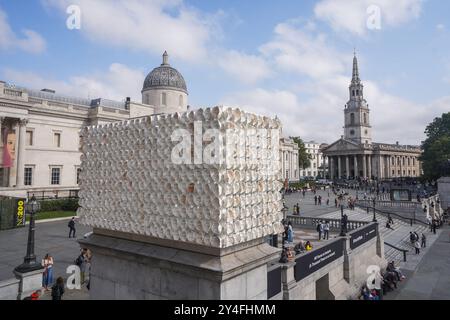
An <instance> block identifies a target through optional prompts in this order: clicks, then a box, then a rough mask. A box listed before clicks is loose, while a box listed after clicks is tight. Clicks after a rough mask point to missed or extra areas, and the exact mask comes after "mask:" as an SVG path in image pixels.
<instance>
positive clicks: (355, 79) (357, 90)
mask: <svg viewBox="0 0 450 320" xmlns="http://www.w3.org/2000/svg"><path fill="white" fill-rule="evenodd" d="M363 90H364V86H363V84H362V83H361V79H360V78H359V69H358V58H356V52H355V53H354V55H353V72H352V82H351V83H350V87H349V93H350V101H357V102H361V101H363V100H364V95H363Z"/></svg>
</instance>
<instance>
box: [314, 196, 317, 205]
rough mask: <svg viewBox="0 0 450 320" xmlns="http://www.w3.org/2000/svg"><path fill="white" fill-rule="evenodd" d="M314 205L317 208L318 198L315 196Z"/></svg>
mask: <svg viewBox="0 0 450 320" xmlns="http://www.w3.org/2000/svg"><path fill="white" fill-rule="evenodd" d="M314 205H316V206H317V196H314Z"/></svg>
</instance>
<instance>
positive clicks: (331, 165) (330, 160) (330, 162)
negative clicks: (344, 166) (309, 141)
mask: <svg viewBox="0 0 450 320" xmlns="http://www.w3.org/2000/svg"><path fill="white" fill-rule="evenodd" d="M328 167H329V169H328V171H329V173H330V179H331V180H333V179H334V159H333V157H328Z"/></svg>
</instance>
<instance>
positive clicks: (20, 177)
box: [16, 119, 28, 187]
mask: <svg viewBox="0 0 450 320" xmlns="http://www.w3.org/2000/svg"><path fill="white" fill-rule="evenodd" d="M27 123H28V120H27V119H20V120H19V137H18V138H16V140H17V139H18V140H19V148H18V150H19V154H18V155H17V169H16V177H17V180H16V186H17V187H23V186H24V170H25V139H26V135H27Z"/></svg>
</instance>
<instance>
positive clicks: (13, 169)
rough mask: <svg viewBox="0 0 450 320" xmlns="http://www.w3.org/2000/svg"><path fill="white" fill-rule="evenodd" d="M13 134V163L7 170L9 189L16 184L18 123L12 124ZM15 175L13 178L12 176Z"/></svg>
mask: <svg viewBox="0 0 450 320" xmlns="http://www.w3.org/2000/svg"><path fill="white" fill-rule="evenodd" d="M14 134H15V138H16V141H15V146H14V149H15V150H14V157H15V159H14V161H13V163H12V167H10V168H9V170H8V171H9V187H10V188H13V187H14V185H15V184H16V183H17V164H18V143H19V121H17V122H16V123H15V124H14ZM14 173H15V176H14Z"/></svg>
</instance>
